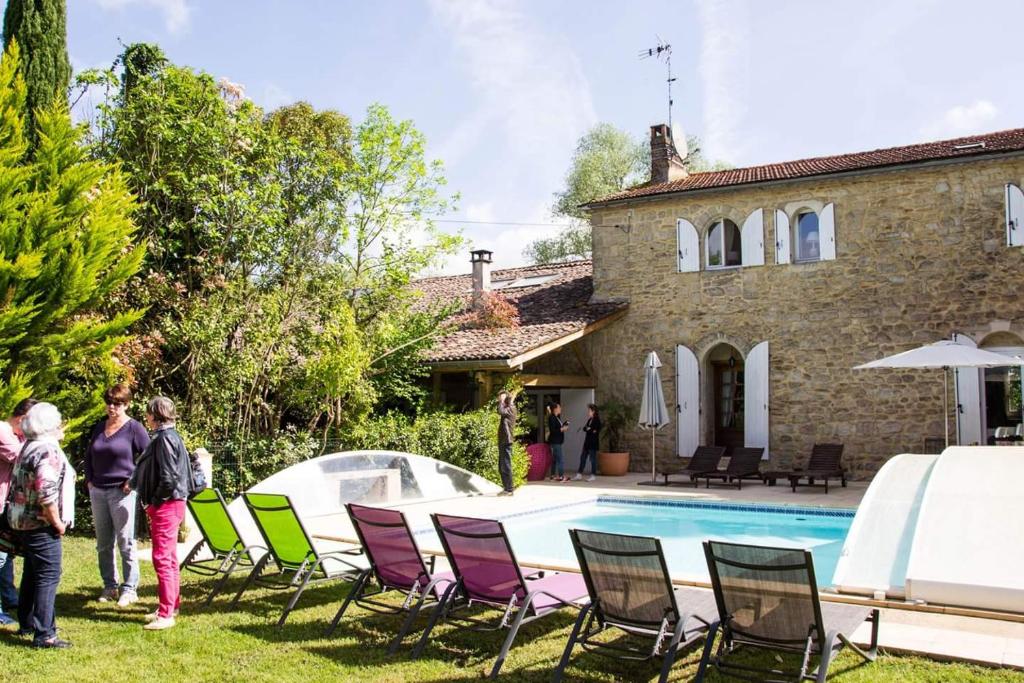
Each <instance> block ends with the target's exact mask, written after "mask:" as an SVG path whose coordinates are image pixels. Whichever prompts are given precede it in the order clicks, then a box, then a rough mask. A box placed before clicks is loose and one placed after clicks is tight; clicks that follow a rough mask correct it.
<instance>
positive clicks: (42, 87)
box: [4, 0, 71, 146]
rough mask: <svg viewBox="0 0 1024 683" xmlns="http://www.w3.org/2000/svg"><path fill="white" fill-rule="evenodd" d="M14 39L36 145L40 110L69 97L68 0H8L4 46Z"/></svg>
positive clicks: (32, 140)
mask: <svg viewBox="0 0 1024 683" xmlns="http://www.w3.org/2000/svg"><path fill="white" fill-rule="evenodd" d="M12 40H17V41H18V45H19V46H20V47H21V55H22V58H21V66H22V68H23V69H24V76H25V88H26V96H25V102H26V106H27V107H28V122H27V127H26V131H27V133H28V137H29V144H30V145H31V146H34V145H35V141H36V139H37V138H36V126H35V116H36V110H38V109H46V108H48V107H49V106H50V105H51V104H52V103H53V102H54V100H55V99H56V100H59V101H61V102H63V101H65V100H66V99H67V91H68V84H69V83H70V81H71V62H70V60H69V59H68V41H67V6H66V4H65V0H7V9H6V10H5V11H4V50H7V49H8V48H9V47H10V45H11V41H12Z"/></svg>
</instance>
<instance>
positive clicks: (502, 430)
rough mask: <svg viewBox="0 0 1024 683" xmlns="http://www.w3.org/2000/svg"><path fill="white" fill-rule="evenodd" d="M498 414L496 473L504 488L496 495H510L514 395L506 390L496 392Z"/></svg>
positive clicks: (515, 416) (514, 419) (514, 420)
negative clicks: (499, 418)
mask: <svg viewBox="0 0 1024 683" xmlns="http://www.w3.org/2000/svg"><path fill="white" fill-rule="evenodd" d="M498 415H500V416H501V420H500V422H499V423H498V473H499V474H500V475H501V488H503V489H504V490H503V491H502V492H501V493H500V494H498V495H504V496H511V495H512V441H513V439H514V437H515V433H516V418H517V417H518V414H517V413H516V404H515V397H514V396H513V395H512V394H511V393H509V392H507V391H501V392H500V393H499V394H498Z"/></svg>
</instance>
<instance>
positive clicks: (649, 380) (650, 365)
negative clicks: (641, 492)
mask: <svg viewBox="0 0 1024 683" xmlns="http://www.w3.org/2000/svg"><path fill="white" fill-rule="evenodd" d="M660 367H661V361H660V360H659V359H658V354H656V353H655V352H654V351H651V352H650V353H649V354H647V360H646V361H645V362H644V395H643V399H642V400H641V402H640V419H639V420H638V422H639V423H640V426H641V427H643V428H645V429H650V430H651V481H652V482H654V481H656V477H657V474H656V473H655V463H656V459H655V457H654V432H655V430H658V429H661V428H662V427H664V426H665V425H667V424H668V423H669V415H668V408H667V407H666V406H665V394H664V392H662V390H661V373H660V372H659V371H658V368H660Z"/></svg>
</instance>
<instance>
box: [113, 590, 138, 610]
mask: <svg viewBox="0 0 1024 683" xmlns="http://www.w3.org/2000/svg"><path fill="white" fill-rule="evenodd" d="M138 601H139V596H138V595H136V594H135V593H132V592H131V591H125V592H124V593H121V597H119V598H118V599H117V606H118V607H131V606H132V605H133V604H135V603H136V602H138Z"/></svg>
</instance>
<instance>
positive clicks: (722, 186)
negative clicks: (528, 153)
mask: <svg viewBox="0 0 1024 683" xmlns="http://www.w3.org/2000/svg"><path fill="white" fill-rule="evenodd" d="M651 144H652V155H651V156H652V169H651V171H652V172H651V179H650V182H649V183H647V184H645V185H643V186H640V187H637V188H633V189H630V190H627V191H624V192H621V193H618V194H616V195H612V196H609V197H605V198H603V199H601V200H599V201H595V202H593V203H592V204H590V205H589V206H588V209H589V211H590V214H591V222H592V225H593V240H594V250H593V275H592V278H593V280H592V287H593V296H592V299H591V303H592V304H595V305H600V304H618V305H627V307H625V308H622V309H619V315H620V316H621V319H620V320H618V321H617V322H615V323H614V324H610V325H606V326H604V327H602V328H601V329H599V330H595V331H594V333H593V334H591V335H589V336H588V344H587V348H586V351H587V354H588V355H587V356H585V357H584V362H586V363H590V365H591V367H590V371H591V373H592V377H593V379H594V382H595V385H596V388H597V395H598V399H599V401H600V400H606V399H607V398H609V397H611V396H614V397H616V398H619V399H622V400H625V401H632V402H634V403H636V404H639V401H640V393H641V385H642V370H641V365H642V361H643V358H644V356H645V354H646V353H647V352H648V351H651V350H654V351H657V353H658V354H659V356H660V357H661V359H662V362H663V364H664V366H663V368H662V371H663V379H664V382H665V384H664V388H665V394H666V399H667V400H668V402H669V404H670V406H669V407H670V409H675V410H676V417H677V420H676V422H675V424H673V425H672V426H671V427H668V428H665V429H663V430H662V431H661V433H659V436H658V446H657V448H658V452H659V457H660V458H662V459H664V460H668V459H674V458H676V457H688V456H689V455H690V454H691V453H692V451H693V448H694V447H695V446H697V445H698V444H721V445H726V446H735V445H743V444H746V445H752V446H764V447H765V448H766V456H765V457H766V458H767V459H768V461H769V462H768V463H767V464H766V466H767V467H770V468H773V469H774V468H786V467H789V466H791V465H792V464H800V463H802V462H803V461H804V459H805V458H806V455H807V454H808V453H809V451H810V448H811V446H812V444H814V443H815V442H842V443H844V444H845V446H846V456H845V463H846V465H847V467H848V468H850V469H851V470H852V471H853V473H854V474H855V475H856V476H861V477H866V476H870V474H872V473H873V472H874V471H876V470H877V469H878V467H880V466H881V464H882V463H884V462H885V460H886V459H887V458H889V457H890V456H892V455H894V454H897V453H901V452H922V451H923V450H925V449H928V450H933V449H934V448H936V447H941V438H942V435H943V424H942V419H941V412H942V411H941V408H942V401H943V384H942V374H941V371H939V370H934V371H909V370H908V371H898V370H893V371H856V370H853V369H852V368H853V367H854V366H855V365H858V364H860V363H864V362H866V361H870V360H873V359H876V358H880V357H882V356H885V355H889V354H892V353H896V352H898V351H902V350H906V349H909V348H912V347H915V346H918V345H921V344H924V343H928V342H932V341H937V340H939V339H943V338H950V337H951V336H952V335H957V336H958V338H959V339H960V340H961V341H964V342H965V343H971V344H977V345H979V346H984V347H987V348H990V349H992V350H994V351H997V352H1000V353H1005V354H1008V355H1017V354H1024V296H1022V294H1024V291H1022V289H1024V288H1022V286H1024V250H1022V249H1021V246H1022V245H1024V193H1022V192H1021V189H1020V188H1021V187H1022V185H1024V129H1020V130H1010V131H1004V132H998V133H992V134H988V135H979V136H973V137H967V138H961V139H957V140H948V141H942V142H934V143H928V144H918V145H909V146H905V147H896V148H891V149H882V150H875V151H871V152H863V153H855V154H843V155H838V156H830V157H821V158H815V159H804V160H800V161H792V162H784V163H776V164H768V165H764V166H756V167H751V168H739V169H731V170H725V171H717V172H708V173H693V174H687V172H686V169H685V163H684V159H681V158H680V157H679V155H678V154H677V153H676V152H675V149H674V147H673V145H672V135H671V131H670V130H668V128H667V127H666V126H655V127H653V128H652V135H651ZM955 386H956V391H955V392H951V396H950V401H949V404H948V405H947V406H946V408H947V416H948V418H949V419H950V420H951V421H955V423H956V432H955V433H956V435H957V438H958V439H959V441H960V443H986V442H989V441H990V439H991V437H992V436H993V434H994V432H995V429H996V428H998V427H1011V428H1013V427H1016V426H1017V425H1019V424H1020V423H1021V377H1020V373H1019V372H1018V371H1016V370H1007V369H1005V368H1003V369H993V370H984V371H977V370H972V371H958V372H957V373H956V377H955ZM649 439H650V437H649V435H648V434H644V433H643V432H640V431H639V430H636V431H635V432H634V433H633V434H632V435H631V448H632V450H633V452H634V453H635V454H636V456H639V457H636V456H635V457H634V465H635V468H637V469H639V468H642V467H643V464H644V463H643V461H644V460H646V457H645V456H647V454H649V451H650V440H649ZM648 462H649V461H648Z"/></svg>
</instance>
